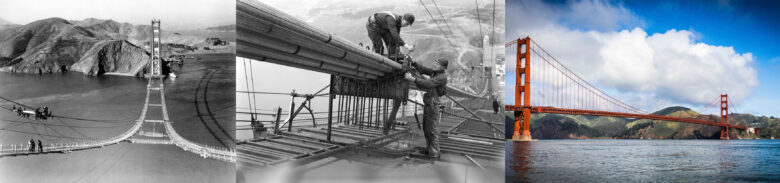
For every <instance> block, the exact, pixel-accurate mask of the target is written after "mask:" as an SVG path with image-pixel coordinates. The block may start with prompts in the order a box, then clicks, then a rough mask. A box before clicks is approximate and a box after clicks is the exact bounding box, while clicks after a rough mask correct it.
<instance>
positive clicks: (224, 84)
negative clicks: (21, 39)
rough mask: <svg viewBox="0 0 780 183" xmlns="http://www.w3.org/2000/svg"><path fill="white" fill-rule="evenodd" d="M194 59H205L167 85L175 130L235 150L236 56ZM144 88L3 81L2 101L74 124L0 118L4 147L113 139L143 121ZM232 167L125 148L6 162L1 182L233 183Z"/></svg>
mask: <svg viewBox="0 0 780 183" xmlns="http://www.w3.org/2000/svg"><path fill="white" fill-rule="evenodd" d="M197 57H202V59H199V60H197V61H192V62H187V63H185V64H184V65H183V66H181V67H179V66H174V68H173V70H174V71H175V72H176V74H177V75H178V77H177V78H175V79H166V80H165V92H166V93H165V94H166V96H165V97H166V104H167V106H168V113H169V115H170V117H171V120H173V122H174V123H173V127H174V129H176V131H177V133H179V134H180V135H181V136H182V137H184V138H186V139H188V140H190V141H193V142H195V143H199V144H205V145H211V146H217V147H220V146H233V143H232V138H233V134H234V133H235V132H234V131H235V130H234V122H233V119H234V116H235V113H234V108H235V61H234V58H235V56H234V55H233V54H221V55H201V56H197ZM146 85H147V80H146V79H144V78H134V77H121V76H101V77H89V76H85V75H83V74H81V73H64V74H43V75H38V74H12V73H0V96H2V97H5V98H9V99H11V100H14V101H17V102H19V103H23V104H25V105H29V106H32V107H38V106H48V107H49V108H50V109H52V111H53V113H54V114H55V115H58V116H65V117H69V118H64V117H63V118H54V119H50V120H31V119H25V118H20V117H18V116H16V114H15V113H14V112H11V111H9V110H0V144H4V145H5V147H4V148H8V146H9V144H17V145H18V144H26V142H27V141H29V140H30V139H36V140H41V141H42V143H44V144H48V143H72V142H79V141H84V140H92V139H101V138H108V137H114V136H116V135H118V134H121V133H123V132H125V131H127V130H128V129H129V128H130V126H131V125H132V124H133V123H134V122H135V120H136V119H138V117H139V115H140V113H141V109H142V107H143V104H144V99H145V98H144V97H145V94H146ZM0 105H2V106H4V107H12V106H13V105H14V104H12V103H10V102H6V101H0ZM77 118H78V119H77ZM79 119H90V120H79ZM234 167H235V164H233V163H229V162H225V161H221V160H216V159H206V158H203V157H201V156H200V155H198V154H195V153H191V152H187V151H184V150H182V149H181V148H179V147H176V146H174V145H147V144H131V143H120V144H116V145H111V146H106V147H103V148H95V149H88V150H82V151H74V152H70V153H66V154H59V153H52V154H45V155H32V156H16V157H2V158H0V177H2V178H3V180H0V182H117V181H119V182H230V181H233V180H235V170H234ZM43 175H45V176H43Z"/></svg>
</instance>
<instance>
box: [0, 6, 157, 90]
mask: <svg viewBox="0 0 780 183" xmlns="http://www.w3.org/2000/svg"><path fill="white" fill-rule="evenodd" d="M135 29H138V28H134V27H133V26H132V25H129V24H121V23H117V22H114V21H110V20H107V21H104V20H96V19H87V20H84V21H80V22H75V23H72V22H70V21H67V20H64V19H61V18H48V19H43V20H38V21H35V22H32V23H29V24H27V25H24V26H19V27H14V28H9V29H5V30H2V32H0V71H4V72H15V73H59V72H66V71H76V72H81V73H84V74H87V75H90V76H95V75H100V74H102V73H105V72H127V71H130V70H131V69H132V68H135V67H136V66H138V65H139V64H146V63H147V61H148V59H149V56H148V53H147V52H146V51H144V49H142V48H140V47H138V46H136V45H134V44H132V43H130V42H129V41H128V39H134V38H131V36H137V35H139V34H137V33H133V32H137V30H135ZM140 37H143V36H140ZM142 72H143V71H142Z"/></svg>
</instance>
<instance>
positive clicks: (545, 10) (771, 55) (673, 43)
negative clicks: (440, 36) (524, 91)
mask: <svg viewBox="0 0 780 183" xmlns="http://www.w3.org/2000/svg"><path fill="white" fill-rule="evenodd" d="M778 9H780V2H777V1H773V2H770V1H748V2H746V1H622V2H605V1H597V0H596V1H591V0H585V1H554V2H548V1H540V0H524V1H508V2H507V8H506V11H507V12H506V17H509V18H508V19H507V22H506V26H507V30H506V38H507V40H511V39H516V38H520V37H525V36H530V37H531V39H534V40H535V41H536V42H537V43H539V44H540V45H541V46H542V47H544V48H545V49H546V50H547V51H549V52H550V53H551V54H552V55H553V56H555V57H556V58H557V59H558V60H560V61H561V62H563V63H564V64H565V65H567V66H569V67H570V68H571V69H572V70H573V71H574V72H575V73H577V74H579V75H580V76H582V77H584V79H585V80H587V81H589V82H591V83H594V84H595V85H596V86H597V87H599V88H600V89H602V90H606V92H608V93H609V94H610V95H612V96H614V97H616V98H618V99H620V100H623V101H625V102H626V103H628V104H629V105H632V106H635V107H638V108H640V109H642V110H645V111H657V110H660V109H662V108H664V107H668V106H672V105H680V106H685V107H688V108H692V109H694V110H696V109H699V108H701V107H703V106H705V105H707V104H709V103H710V102H711V101H713V100H714V99H716V98H717V97H718V96H719V94H720V93H728V94H729V97H730V100H731V102H732V105H734V104H736V107H735V108H732V109H730V111H731V112H735V111H736V112H739V113H745V112H747V113H753V114H758V115H767V116H770V115H771V116H775V117H777V116H780V110H779V109H778V108H777V107H775V105H777V104H780V82H778V79H780V52H778V51H780V50H778V46H777V44H775V43H778V42H780V24H778V23H777V22H780V12H778V11H776V10H778ZM508 66H509V67H512V68H507V70H513V69H514V68H513V67H514V66H512V65H508ZM506 79H507V81H514V75H513V74H507V78H506ZM513 83H514V82H507V88H509V89H512V90H513V88H514V85H513ZM513 93H514V92H507V94H513ZM506 97H507V100H506V101H514V96H512V95H507V96H506ZM709 112H710V113H714V112H717V110H710V111H709Z"/></svg>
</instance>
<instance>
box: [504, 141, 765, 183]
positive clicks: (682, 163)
mask: <svg viewBox="0 0 780 183" xmlns="http://www.w3.org/2000/svg"><path fill="white" fill-rule="evenodd" d="M506 147H507V148H506V149H507V150H506V153H507V155H506V180H507V182H753V181H759V182H778V181H780V141H778V140H731V141H721V140H540V141H535V142H509V143H507V145H506Z"/></svg>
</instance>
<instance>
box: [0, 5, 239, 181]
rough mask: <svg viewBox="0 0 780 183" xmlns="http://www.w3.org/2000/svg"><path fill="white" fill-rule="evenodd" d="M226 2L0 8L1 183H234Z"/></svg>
mask: <svg viewBox="0 0 780 183" xmlns="http://www.w3.org/2000/svg"><path fill="white" fill-rule="evenodd" d="M235 35H236V34H235V4H234V2H232V1H221V0H190V1H181V0H179V1H152V0H120V1H102V0H67V1H49V0H45V1H44V0H33V1H16V0H10V1H9V0H3V1H0V107H2V109H0V177H2V181H0V182H232V181H234V180H235V164H234V162H235V161H236V154H235V150H234V148H235V126H234V125H235V123H234V119H235V114H234V113H235V112H234V110H235V95H234V92H235V56H234V55H235V48H236V37H235Z"/></svg>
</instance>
